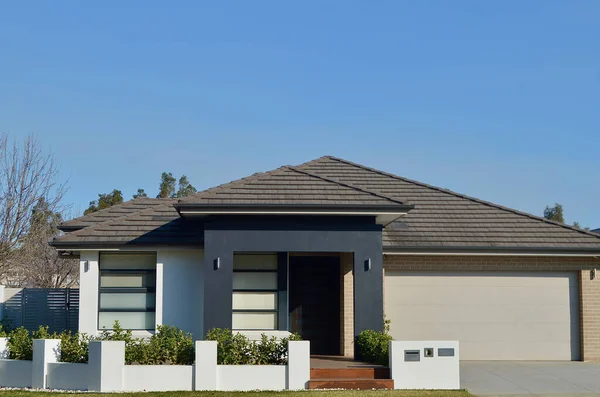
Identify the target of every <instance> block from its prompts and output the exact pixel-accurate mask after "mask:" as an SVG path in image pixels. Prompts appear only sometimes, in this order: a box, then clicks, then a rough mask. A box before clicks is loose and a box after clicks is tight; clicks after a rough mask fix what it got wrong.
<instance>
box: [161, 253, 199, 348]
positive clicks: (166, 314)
mask: <svg viewBox="0 0 600 397" xmlns="http://www.w3.org/2000/svg"><path fill="white" fill-rule="evenodd" d="M203 261H204V251H201V250H186V251H183V250H181V251H177V250H173V251H171V250H160V251H158V253H157V266H156V268H157V269H156V270H157V271H156V277H157V280H156V285H157V294H156V319H157V321H156V322H157V324H165V325H173V326H176V327H177V328H180V329H182V330H183V331H185V332H190V333H191V334H192V335H193V337H194V340H199V339H202V338H203V336H204V330H203V317H204V316H203V312H204V310H203V308H204V294H203V293H202V291H203V270H202V269H203V266H204V264H203ZM159 269H160V270H159ZM161 286H162V288H161ZM159 319H160V322H159Z"/></svg>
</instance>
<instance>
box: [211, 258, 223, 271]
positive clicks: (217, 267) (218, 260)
mask: <svg viewBox="0 0 600 397" xmlns="http://www.w3.org/2000/svg"><path fill="white" fill-rule="evenodd" d="M213 265H214V267H215V270H219V268H220V267H221V257H217V259H215V260H214V261H213Z"/></svg>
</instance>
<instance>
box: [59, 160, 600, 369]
mask: <svg viewBox="0 0 600 397" xmlns="http://www.w3.org/2000/svg"><path fill="white" fill-rule="evenodd" d="M61 230H63V231H64V232H65V234H64V235H62V236H60V237H57V238H56V239H54V240H53V241H52V243H51V244H52V245H53V246H55V247H56V248H57V249H58V250H60V251H62V252H63V253H64V254H65V255H74V256H78V257H79V258H80V263H81V268H80V270H81V276H80V288H81V296H80V319H79V328H80V330H81V331H83V332H87V333H89V334H94V333H97V332H98V331H99V330H102V329H103V328H104V327H106V328H110V327H111V326H112V324H113V322H114V321H115V320H119V321H120V323H121V324H122V325H123V326H125V327H126V328H129V329H133V330H135V333H136V334H138V335H148V334H149V333H151V332H152V331H153V330H154V329H155V327H156V325H158V324H169V325H175V326H177V327H179V328H182V329H183V330H185V331H188V332H191V333H193V335H194V336H195V337H196V338H197V339H200V338H202V336H203V335H204V334H205V333H206V331H208V330H209V329H211V328H214V327H223V328H232V329H234V330H239V331H240V332H245V333H247V334H249V335H257V334H260V333H261V332H265V333H273V334H285V333H287V332H288V331H295V332H299V333H300V334H301V335H302V336H303V337H304V338H305V339H309V340H310V341H311V350H312V353H314V354H333V355H336V354H339V355H347V356H351V355H352V354H353V340H354V338H355V336H356V335H358V333H360V332H361V331H363V330H365V329H375V330H381V329H382V328H383V324H384V315H385V318H386V319H389V320H390V321H391V333H392V335H393V336H394V338H396V339H397V340H458V341H459V342H460V349H461V359H466V360H600V280H599V279H597V275H596V268H600V259H599V258H600V235H598V234H595V233H590V232H586V231H583V230H579V229H575V228H572V227H570V226H567V225H563V224H558V223H554V222H551V221H548V220H545V219H543V218H540V217H536V216H533V215H530V214H526V213H522V212H519V211H516V210H512V209H510V208H505V207H502V206H500V205H497V204H493V203H490V202H485V201H482V200H479V199H475V198H472V197H468V196H465V195H462V194H458V193H455V192H452V191H449V190H446V189H441V188H438V187H435V186H430V185H427V184H424V183H421V182H416V181H413V180H409V179H406V178H403V177H399V176H396V175H392V174H389V173H386V172H383V171H379V170H376V169H372V168H369V167H366V166H363V165H359V164H355V163H352V162H350V161H346V160H343V159H339V158H335V157H330V156H326V157H322V158H319V159H317V160H313V161H310V162H307V163H304V164H301V165H298V166H284V167H281V168H278V169H276V170H273V171H269V172H264V173H257V174H253V175H251V176H249V177H247V178H243V179H240V180H237V181H233V182H230V183H227V184H224V185H221V186H217V187H215V188H212V189H208V190H206V191H202V192H199V193H197V194H195V195H193V196H189V197H186V198H184V199H181V200H177V199H150V198H139V199H135V200H132V201H128V202H126V203H123V204H121V205H117V206H113V207H110V208H108V209H105V210H102V211H98V212H95V213H92V214H89V215H87V216H83V217H80V218H77V219H74V220H70V221H68V222H65V223H63V224H62V225H61ZM598 277H600V274H598Z"/></svg>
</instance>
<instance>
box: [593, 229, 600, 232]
mask: <svg viewBox="0 0 600 397" xmlns="http://www.w3.org/2000/svg"><path fill="white" fill-rule="evenodd" d="M592 232H594V233H600V228H598V229H594V230H592Z"/></svg>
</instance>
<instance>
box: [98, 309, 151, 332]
mask: <svg viewBox="0 0 600 397" xmlns="http://www.w3.org/2000/svg"><path fill="white" fill-rule="evenodd" d="M115 320H118V321H119V324H120V325H121V327H123V328H125V329H139V330H147V329H154V327H155V325H156V321H155V313H154V312H100V313H99V316H98V329H104V328H106V329H112V328H113V324H114V323H115Z"/></svg>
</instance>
